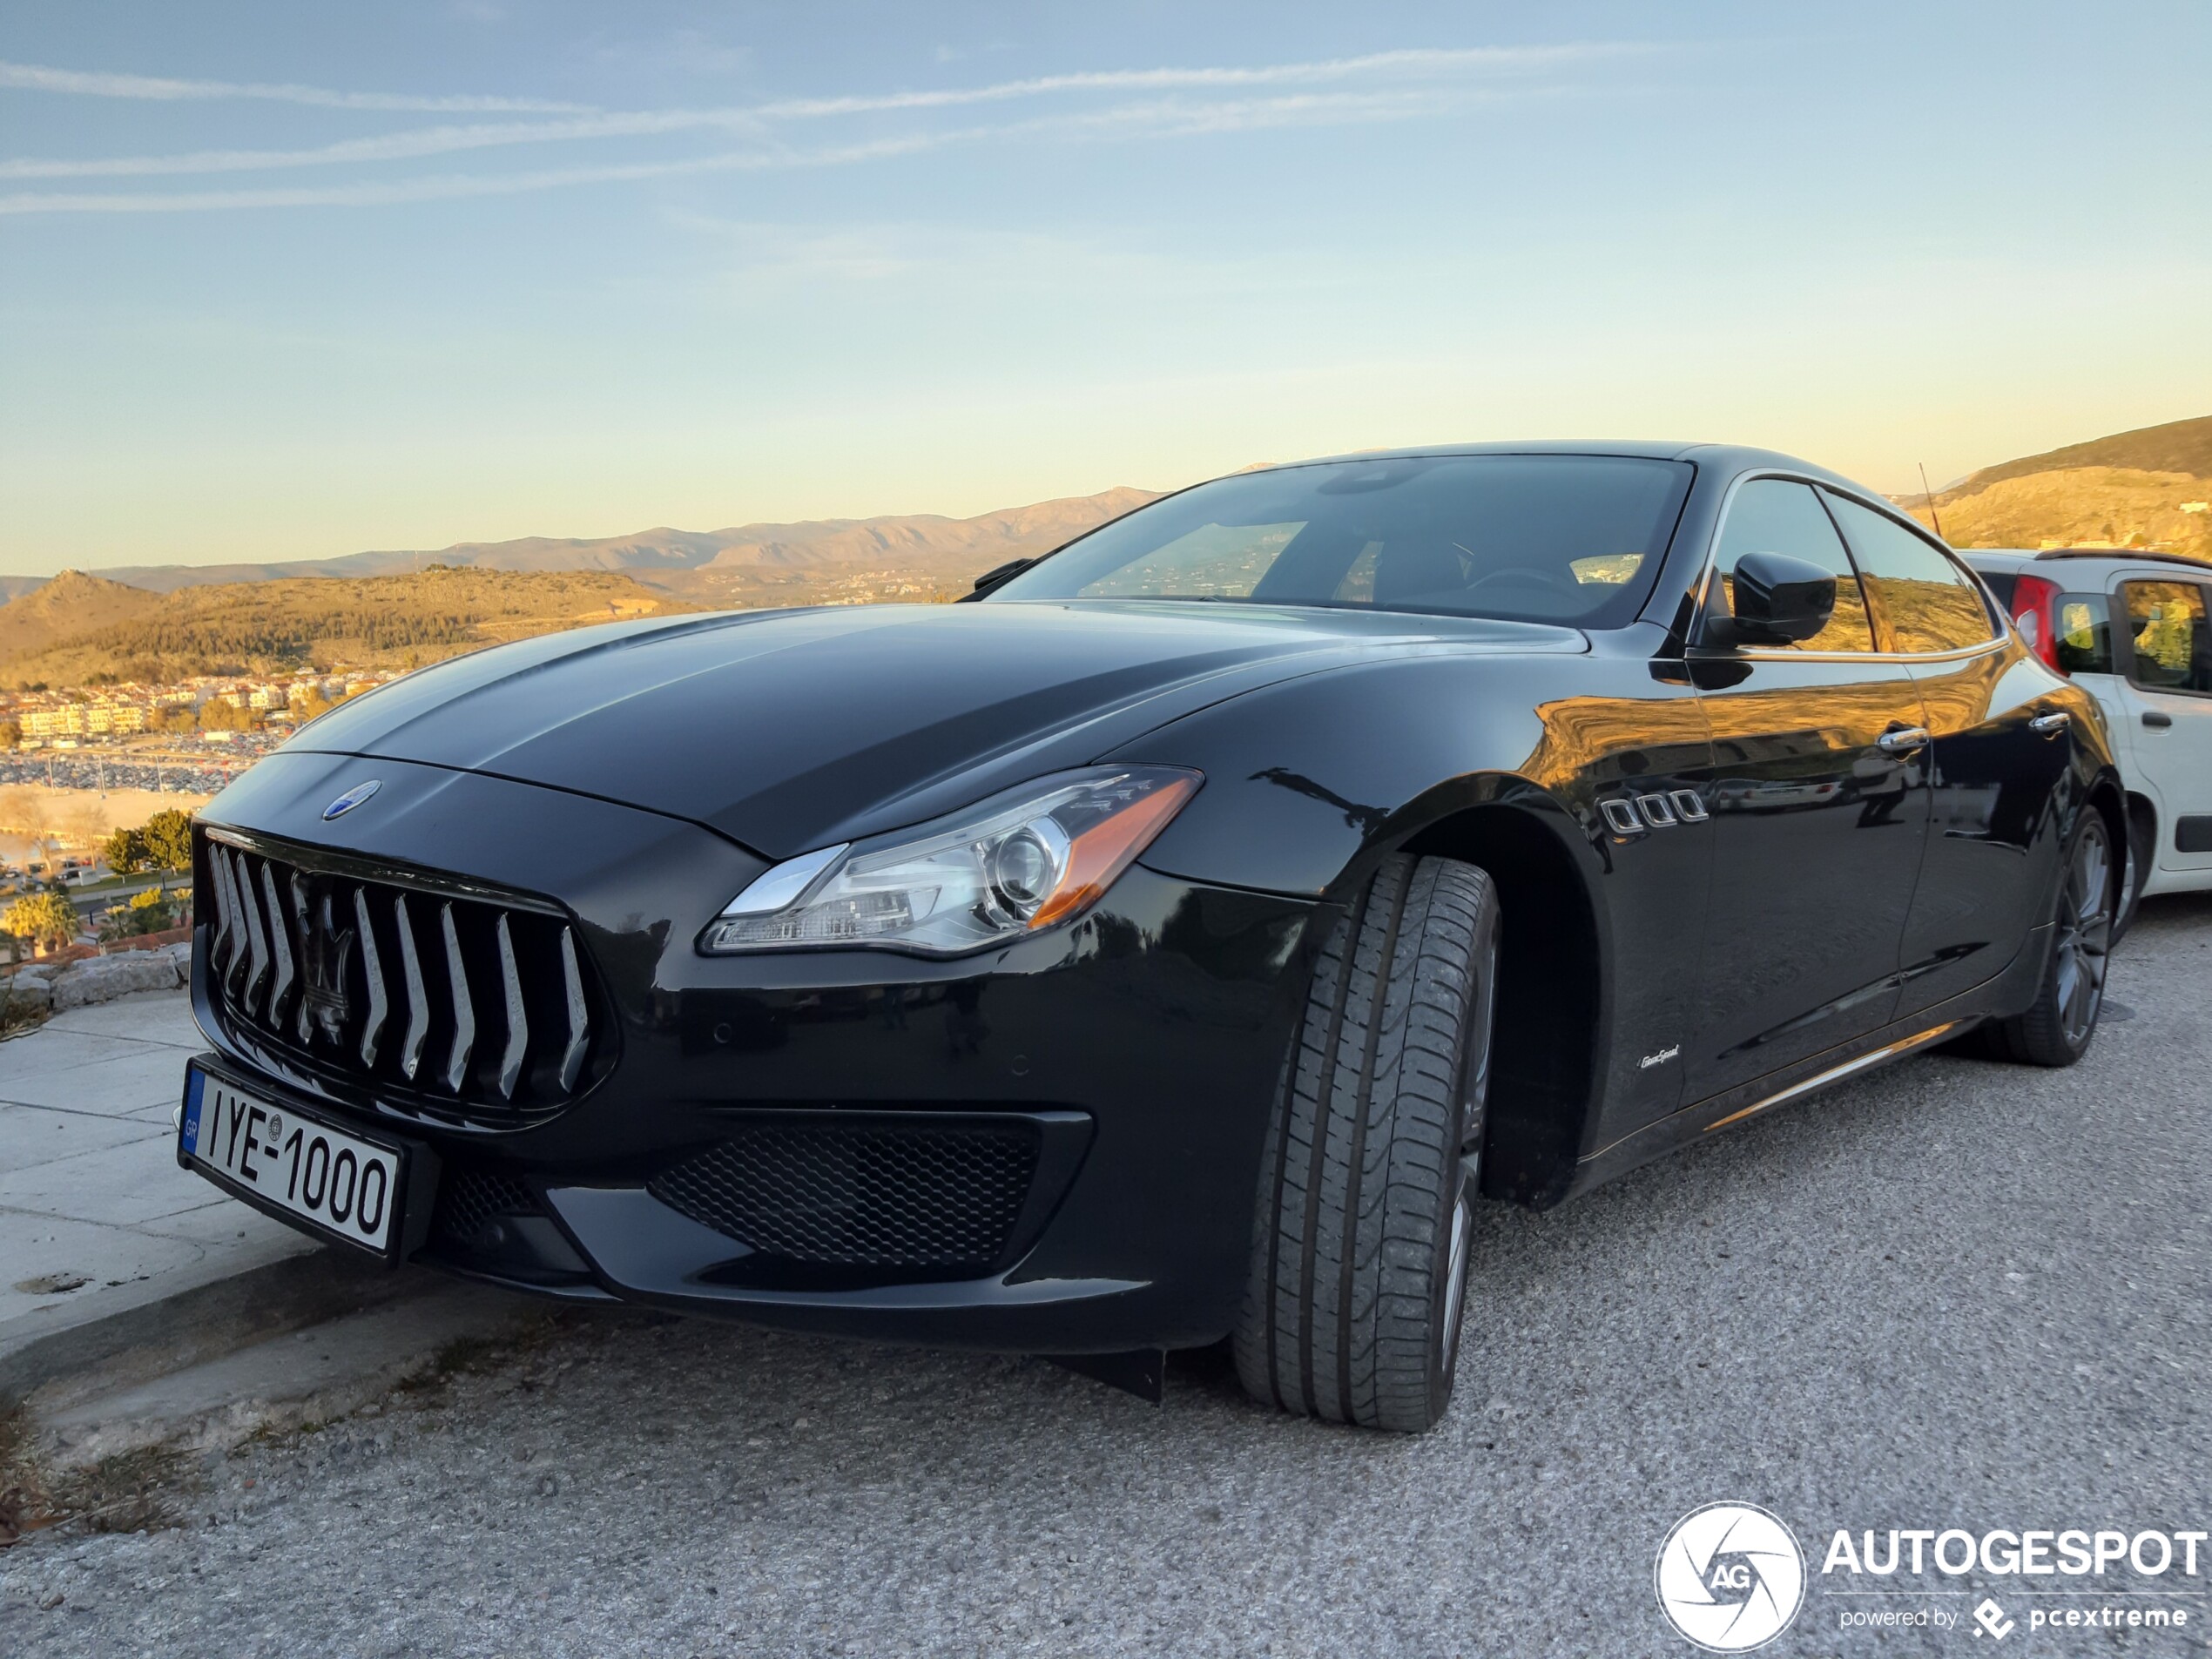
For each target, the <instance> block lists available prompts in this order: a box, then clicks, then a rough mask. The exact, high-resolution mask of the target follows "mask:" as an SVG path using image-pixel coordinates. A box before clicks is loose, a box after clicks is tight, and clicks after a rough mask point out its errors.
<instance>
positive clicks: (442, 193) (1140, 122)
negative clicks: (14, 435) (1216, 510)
mask: <svg viewBox="0 0 2212 1659" xmlns="http://www.w3.org/2000/svg"><path fill="white" fill-rule="evenodd" d="M1529 90H1530V91H1534V92H1538V93H1541V92H1543V91H1548V90H1551V89H1543V88H1537V89H1529ZM1520 95H1523V96H1525V95H1527V94H1526V93H1523V94H1520ZM1494 96H1498V95H1496V94H1491V93H1484V92H1463V93H1461V94H1460V96H1459V97H1458V98H1455V99H1454V98H1446V97H1444V96H1442V95H1440V93H1439V92H1438V91H1435V90H1434V89H1422V90H1409V91H1403V92H1399V93H1378V94H1367V95H1318V96H1317V95H1313V94H1304V95H1298V96H1293V97H1288V98H1251V99H1238V100H1216V101H1211V102H1198V103H1192V102H1187V101H1178V100H1171V99H1170V100H1155V101H1152V102H1150V103H1145V104H1135V105H1123V106H1119V107H1116V108H1112V109H1107V110H1098V111H1084V112H1079V113H1074V114H1067V115H1053V116H1042V117H1039V118H1035V119H1034V120H1028V121H1017V122H1008V123H1002V124H1000V125H985V126H971V127H963V128H956V129H945V130H941V131H936V132H914V133H907V134H904V135H899V136H893V137H887V138H877V139H873V140H869V141H867V142H863V143H855V144H846V145H834V146H831V147H827V148H822V149H814V150H797V149H792V148H790V147H788V146H781V145H779V146H774V147H770V148H765V149H760V150H751V151H738V152H718V153H716V154H713V155H706V156H689V157H683V158H673V159H670V160H664V161H644V162H635V163H629V164H618V165H601V166H590V167H564V168H553V169H547V170H543V171H539V172H513V173H475V174H470V173H459V174H444V175H437V176H432V177H426V178H420V179H396V180H393V181H391V182H389V183H376V182H364V183H360V184H350V185H302V186H298V187H283V186H278V187H273V188H269V189H259V190H216V191H186V192H127V193H126V192H112V193H111V192H91V193H71V192H24V193H18V194H16V195H11V196H0V214H17V213H40V212H47V213H57V212H61V213H180V212H211V211H219V210H225V209H239V208H269V207H365V206H394V205H398V204H402V203H409V202H427V201H444V200H452V199H458V198H462V197H471V196H506V195H516V194H521V193H524V192H533V191H541V190H556V189H564V188H570V187H573V186H577V185H596V184H613V183H626V182H633V181H637V180H642V179H663V178H671V177H677V176H680V175H684V174H690V173H711V172H766V171H772V170H779V169H786V168H799V167H828V166H842V165H853V164H854V163H858V162H865V161H877V160H883V159H887V158H892V157H896V156H905V155H912V154H914V153H916V152H921V151H925V150H934V149H941V148H943V147H945V146H948V145H959V144H974V143H981V142H988V141H992V140H1003V139H1008V138H1037V137H1049V138H1063V139H1067V138H1073V139H1082V138H1106V139H1109V140H1114V139H1126V138H1173V137H1180V136H1185V135H1189V134H1195V133H1201V132H1238V131H1248V130H1259V129H1263V128H1269V127H1281V126H1286V125H1344V124H1345V123H1348V122H1369V121H1383V120H1394V119H1396V120H1402V119H1407V118H1413V117H1417V116H1420V115H1426V114H1433V113H1435V112H1437V111H1440V110H1441V109H1442V108H1444V107H1445V106H1446V105H1447V103H1450V102H1462V103H1464V102H1468V101H1472V100H1473V99H1474V98H1489V97H1494Z"/></svg>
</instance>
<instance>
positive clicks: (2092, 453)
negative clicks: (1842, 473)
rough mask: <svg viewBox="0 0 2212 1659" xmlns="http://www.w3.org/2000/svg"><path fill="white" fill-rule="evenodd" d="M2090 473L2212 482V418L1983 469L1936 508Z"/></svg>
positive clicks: (1940, 497)
mask: <svg viewBox="0 0 2212 1659" xmlns="http://www.w3.org/2000/svg"><path fill="white" fill-rule="evenodd" d="M2086 468H2118V469H2122V470H2125V471H2129V472H2175V473H2182V474H2184V475H2188V476H2189V477H2192V478H2212V415H2202V416H2199V417H2198V418H2197V419H2195V420H2194V421H2168V422H2167V423H2166V424H2165V425H2164V426H2147V427H2141V428H2137V429H2136V430H2135V431H2133V432H2118V433H2114V435H2112V436H2111V437H2108V438H2092V439H2091V440H2089V442H2087V443H2070V444H2068V445H2067V446H2066V447H2065V448H2062V449H2053V450H2050V451H2048V452H2047V453H2046V454H2043V455H2023V456H2022V457H2021V458H2020V460H2018V461H2006V462H2000V464H1999V465H1997V466H1994V467H1984V468H1983V469H1981V470H1980V471H1979V472H1976V473H1971V474H1969V475H1967V476H1966V477H1965V478H1963V479H1961V480H1960V481H1959V482H1957V483H1955V484H1953V485H1952V487H1951V488H1950V489H1946V490H1941V491H1939V492H1938V494H1937V496H1936V505H1937V506H1939V507H1940V506H1942V505H1944V503H1945V502H1947V501H1949V500H1950V499H1951V498H1952V497H1953V496H1971V495H1974V494H1976V493H1977V492H1979V491H1980V490H1984V489H1988V488H1989V487H1990V486H1991V485H1992V484H1996V483H2001V482H2004V481H2005V480H2006V479H2008V478H2025V477H2027V476H2029V475H2031V474H2035V473H2050V472H2068V471H2074V470H2077V469H2086Z"/></svg>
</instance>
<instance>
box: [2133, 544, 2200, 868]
mask: <svg viewBox="0 0 2212 1659" xmlns="http://www.w3.org/2000/svg"><path fill="white" fill-rule="evenodd" d="M2113 609H2114V613H2115V614H2114V623H2115V624H2118V625H2117V626H2116V627H2115V628H2114V634H2115V635H2116V636H2117V637H2118V640H2119V641H2120V642H2124V643H2121V652H2122V653H2123V655H2124V656H2125V658H2126V660H2125V661H2123V662H2122V663H2121V664H2119V666H2120V668H2121V671H2122V677H2121V678H2120V679H2119V680H2118V682H2117V683H2116V684H2115V685H2114V691H2115V692H2116V694H2117V696H2118V698H2119V700H2120V702H2121V705H2122V706H2123V707H2124V708H2125V710H2126V719H2127V733H2126V737H2125V738H2124V739H2123V740H2124V741H2125V742H2126V743H2127V745H2128V756H2129V759H2131V760H2133V762H2134V772H2135V773H2136V775H2137V776H2138V777H2140V778H2142V779H2145V780H2146V781H2148V783H2149V784H2150V785H2151V786H2153V788H2154V790H2155V794H2156V797H2157V799H2159V800H2160V801H2161V804H2162V805H2163V806H2164V808H2165V814H2164V817H2165V821H2164V822H2163V823H2161V825H2160V826H2159V836H2158V853H2157V858H2156V860H2155V862H2156V867H2157V869H2158V870H2159V871H2160V872H2161V873H2175V874H2178V873H2193V872H2200V871H2202V872H2212V625H2208V619H2209V618H2212V582H2204V581H2198V580H2196V579H2195V578H2193V577H2186V576H2183V577H2166V576H2163V575H2161V576H2159V577H2123V578H2121V582H2120V584H2119V589H2118V591H2117V593H2116V594H2115V595H2114V606H2113ZM2188 885H2191V886H2194V885H2195V883H2194V882H2192V883H2188Z"/></svg>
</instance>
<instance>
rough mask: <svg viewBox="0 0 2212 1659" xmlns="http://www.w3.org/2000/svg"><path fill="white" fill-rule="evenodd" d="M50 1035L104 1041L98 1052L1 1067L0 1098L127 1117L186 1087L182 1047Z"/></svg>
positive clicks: (57, 1037)
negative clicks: (50, 1064)
mask: <svg viewBox="0 0 2212 1659" xmlns="http://www.w3.org/2000/svg"><path fill="white" fill-rule="evenodd" d="M46 1035H47V1034H46V1033H44V1032H40V1033H37V1040H40V1041H43V1040H44V1038H45V1036H46ZM31 1040H33V1039H28V1038H27V1039H24V1040H23V1041H25V1042H28V1041H31ZM54 1040H55V1041H56V1042H63V1043H98V1044H100V1045H103V1046H102V1049H101V1051H100V1052H99V1053H98V1054H94V1055H89V1056H88V1057H86V1058H84V1059H83V1060H81V1061H79V1062H77V1063H76V1064H73V1065H68V1066H62V1067H57V1068H55V1069H40V1070H37V1071H34V1072H30V1073H29V1074H27V1075H22V1076H9V1075H7V1074H6V1073H5V1072H3V1071H0V1100H10V1101H14V1102H15V1103H17V1104H18V1105H23V1106H59V1107H64V1108H66V1109H69V1110H71V1111H79V1112H94V1113H98V1114H99V1115H100V1116H107V1117H127V1116H131V1115H132V1113H134V1112H138V1111H143V1110H145V1109H146V1108H147V1107H149V1106H156V1105H163V1104H170V1105H173V1104H174V1103H176V1102H177V1100H178V1099H179V1097H180V1096H182V1095H183V1093H184V1088H185V1051H184V1050H183V1049H174V1048H171V1047H170V1046H169V1045H168V1044H166V1043H161V1042H130V1041H128V1040H126V1039H121V1038H115V1037H91V1036H81V1035H72V1034H71V1033H68V1032H57V1033H55V1034H54ZM10 1046H14V1045H10Z"/></svg>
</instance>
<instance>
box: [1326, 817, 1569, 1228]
mask: <svg viewBox="0 0 2212 1659" xmlns="http://www.w3.org/2000/svg"><path fill="white" fill-rule="evenodd" d="M1544 799H1546V801H1547V802H1548V797H1546V798H1544ZM1534 804H1535V803H1534V801H1532V800H1531V799H1528V798H1527V797H1526V796H1523V797H1521V799H1489V800H1485V801H1483V802H1481V803H1480V804H1477V805H1474V806H1460V807H1458V808H1456V809H1454V810H1451V811H1447V812H1445V813H1441V814H1440V815H1438V816H1436V817H1434V818H1433V819H1430V820H1428V821H1426V822H1425V823H1422V824H1420V826H1418V827H1416V828H1414V829H1413V830H1411V831H1410V833H1406V834H1404V835H1403V836H1402V837H1400V838H1399V839H1398V840H1396V842H1395V844H1394V845H1393V846H1391V847H1389V848H1387V849H1385V850H1386V851H1403V852H1406V853H1413V854H1415V855H1417V856H1434V857H1440V858H1450V859H1457V860H1461V861H1463V862H1465V863H1468V864H1473V865H1475V866H1478V867H1480V868H1481V869H1482V870H1484V871H1486V872H1487V873H1488V874H1489V876H1490V878H1491V880H1493V881H1494V883H1496V885H1497V889H1498V903H1499V910H1500V915H1501V923H1502V931H1501V936H1500V941H1499V962H1498V1001H1497V1006H1496V1012H1495V1016H1494V1034H1493V1038H1492V1042H1493V1049H1492V1056H1491V1065H1492V1073H1491V1087H1490V1105H1489V1116H1488V1123H1487V1128H1486V1132H1485V1136H1484V1141H1483V1157H1482V1190H1483V1193H1484V1195H1485V1196H1486V1197H1494V1198H1508V1199H1512V1200H1514V1201H1516V1202H1519V1203H1522V1204H1534V1205H1537V1206H1539V1207H1541V1206H1543V1205H1546V1204H1553V1203H1556V1202H1557V1201H1558V1200H1559V1199H1560V1198H1561V1197H1564V1196H1565V1194H1566V1192H1567V1190H1568V1185H1569V1184H1570V1183H1571V1182H1572V1180H1573V1178H1574V1175H1575V1164H1576V1161H1577V1159H1578V1157H1580V1155H1581V1150H1582V1146H1583V1143H1584V1141H1585V1139H1586V1137H1587V1134H1588V1127H1589V1119H1590V1115H1591V1113H1592V1111H1593V1110H1594V1109H1595V1098H1596V1082H1597V1079H1598V1077H1599V1076H1601V1075H1602V1073H1601V1069H1600V1063H1601V1056H1602V1055H1603V1053H1604V1052H1605V1050H1606V1044H1605V1042H1604V1040H1603V1038H1604V1032H1603V1028H1602V1020H1603V1015H1604V1008H1605V1004H1606V998H1605V995H1604V974H1603V961H1604V954H1603V950H1602V945H1601V927H1602V912H1601V910H1600V907H1599V901H1598V899H1597V896H1596V894H1595V893H1594V892H1593V890H1592V888H1591V886H1590V884H1589V882H1588V878H1587V876H1586V874H1585V873H1584V871H1583V870H1582V869H1581V867H1580V864H1579V862H1578V860H1577V859H1576V858H1575V853H1574V852H1573V851H1572V850H1570V846H1569V844H1568V840H1567V839H1566V836H1567V834H1568V833H1569V832H1571V831H1572V830H1574V828H1575V819H1573V817H1572V816H1570V815H1569V814H1568V813H1566V812H1565V811H1564V810H1563V809H1557V808H1556V807H1555V809H1554V811H1553V812H1550V813H1545V812H1540V811H1536V810H1532V807H1533V806H1534ZM1376 856H1377V858H1378V859H1379V857H1380V856H1381V853H1377V855H1376ZM1361 862H1362V863H1363V864H1364V863H1365V862H1366V860H1362V861H1361Z"/></svg>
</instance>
